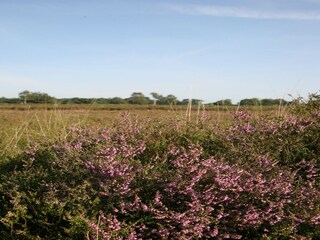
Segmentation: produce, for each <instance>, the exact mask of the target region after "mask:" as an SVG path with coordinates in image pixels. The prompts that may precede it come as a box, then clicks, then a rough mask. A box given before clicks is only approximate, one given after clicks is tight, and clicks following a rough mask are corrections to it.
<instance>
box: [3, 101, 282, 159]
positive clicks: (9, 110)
mask: <svg viewBox="0 0 320 240" xmlns="http://www.w3.org/2000/svg"><path fill="white" fill-rule="evenodd" d="M242 110H245V111H248V112H250V113H251V114H252V115H253V116H255V117H259V116H263V115H270V116H285V115H286V114H288V109H287V107H278V106H275V107H261V106H255V107H236V106H231V107H223V106H220V107H219V106H210V107H206V108H203V107H201V108H199V107H198V106H193V107H192V109H191V111H188V109H187V106H167V105H157V106H152V105H151V106H150V105H121V104H120V105H119V104H117V105H97V104H96V105H44V104H43V105H41V104H33V105H23V104H3V105H0V155H1V156H2V157H3V156H4V155H9V156H12V155H14V154H17V153H19V152H21V150H22V149H24V148H25V147H27V146H29V145H30V144H31V143H34V142H41V141H43V140H44V141H48V140H49V141H57V140H62V139H64V138H65V137H66V135H67V128H68V127H71V126H91V127H109V126H111V125H112V124H113V123H114V122H116V121H117V120H118V119H119V118H120V117H121V115H123V114H124V113H129V114H130V115H131V117H137V118H140V119H146V118H152V119H154V120H155V121H162V122H176V121H185V122H193V123H196V122H198V121H199V120H201V119H202V120H203V119H205V121H207V122H208V123H209V122H210V123H211V124H213V123H214V124H220V125H221V126H223V125H227V124H228V123H230V121H231V119H232V116H233V114H234V113H235V112H236V111H242Z"/></svg>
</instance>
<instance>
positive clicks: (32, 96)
mask: <svg viewBox="0 0 320 240" xmlns="http://www.w3.org/2000/svg"><path fill="white" fill-rule="evenodd" d="M19 98H20V99H21V100H22V101H23V103H24V104H27V102H29V103H54V102H55V98H54V97H52V96H49V95H48V94H47V93H41V92H30V91H28V90H25V91H23V92H21V93H19Z"/></svg>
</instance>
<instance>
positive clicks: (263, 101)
mask: <svg viewBox="0 0 320 240" xmlns="http://www.w3.org/2000/svg"><path fill="white" fill-rule="evenodd" d="M286 104H287V101H286V100H284V99H271V98H265V99H261V105H263V106H274V105H277V106H279V105H286Z"/></svg>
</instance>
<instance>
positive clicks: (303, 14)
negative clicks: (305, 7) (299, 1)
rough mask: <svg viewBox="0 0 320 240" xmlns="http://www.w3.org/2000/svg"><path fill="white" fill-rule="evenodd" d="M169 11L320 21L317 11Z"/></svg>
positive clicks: (220, 8) (210, 8) (180, 7)
mask: <svg viewBox="0 0 320 240" xmlns="http://www.w3.org/2000/svg"><path fill="white" fill-rule="evenodd" d="M167 7H168V8H169V10H171V11H173V12H176V13H179V14H189V15H200V16H213V17H230V18H248V19H275V20H277V19H279V20H314V21H319V20H320V12H315V11H312V12H311V11H266V10H258V9H250V8H241V7H225V6H213V5H212V6H211V5H210V6H209V5H193V4H188V5H187V4H186V5H178V4H175V5H174V4H171V5H168V6H167Z"/></svg>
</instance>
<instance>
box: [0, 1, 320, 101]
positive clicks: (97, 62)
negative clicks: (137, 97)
mask: <svg viewBox="0 0 320 240" xmlns="http://www.w3.org/2000/svg"><path fill="white" fill-rule="evenodd" d="M26 89H27V90H29V91H40V92H46V93H48V94H49V95H52V96H55V97H58V98H62V97H75V96H78V97H115V96H119V97H129V96H130V94H131V93H132V92H143V93H144V94H145V95H147V96H150V95H149V94H150V92H158V93H160V94H162V95H168V94H174V95H175V96H177V97H178V98H179V99H183V98H190V97H191V98H200V99H203V100H205V101H206V102H212V101H217V100H220V99H225V98H231V99H232V100H233V102H234V103H236V102H237V101H239V100H240V99H243V98H251V97H258V98H286V99H290V97H288V94H292V95H294V96H298V95H301V96H303V97H306V96H307V94H308V93H311V92H316V91H319V90H320V0H223V1H218V0H197V1H195V0H193V1H192V0H184V1H182V0H170V1H169V0H165V1H155V0H90V1H89V0H87V1H85V0H77V1H74V0H38V1H36V0H12V1H10V0H0V97H1V96H5V97H16V96H17V95H18V93H19V92H21V91H23V90H26Z"/></svg>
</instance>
